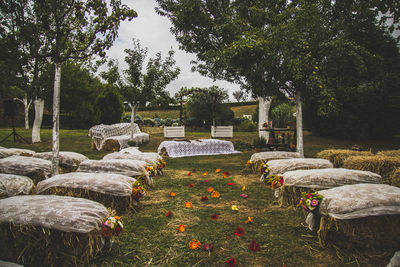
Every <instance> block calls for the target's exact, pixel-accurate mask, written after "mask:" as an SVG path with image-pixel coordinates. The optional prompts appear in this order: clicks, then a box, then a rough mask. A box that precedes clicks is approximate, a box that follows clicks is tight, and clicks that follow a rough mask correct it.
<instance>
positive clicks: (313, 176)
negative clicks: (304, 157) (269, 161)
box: [283, 168, 382, 189]
mask: <svg viewBox="0 0 400 267" xmlns="http://www.w3.org/2000/svg"><path fill="white" fill-rule="evenodd" d="M283 179H284V185H285V186H296V187H306V188H319V189H326V188H332V187H337V186H341V185H347V184H359V183H373V184H380V183H381V182H382V177H381V176H380V175H379V174H376V173H373V172H369V171H359V170H349V169H343V168H328V169H312V170H296V171H288V172H285V173H284V174H283Z"/></svg>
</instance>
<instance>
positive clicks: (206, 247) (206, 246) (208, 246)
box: [203, 243, 214, 251]
mask: <svg viewBox="0 0 400 267" xmlns="http://www.w3.org/2000/svg"><path fill="white" fill-rule="evenodd" d="M203 250H206V251H207V250H208V251H213V250H214V244H213V243H210V244H208V243H207V244H204V245H203Z"/></svg>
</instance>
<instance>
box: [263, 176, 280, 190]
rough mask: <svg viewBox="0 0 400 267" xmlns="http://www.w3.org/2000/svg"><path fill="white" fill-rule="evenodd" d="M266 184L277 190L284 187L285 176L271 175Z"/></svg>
mask: <svg viewBox="0 0 400 267" xmlns="http://www.w3.org/2000/svg"><path fill="white" fill-rule="evenodd" d="M266 183H267V184H270V185H271V187H272V188H273V189H277V188H279V187H281V186H282V185H283V176H280V175H276V174H273V175H270V176H268V179H267V181H266Z"/></svg>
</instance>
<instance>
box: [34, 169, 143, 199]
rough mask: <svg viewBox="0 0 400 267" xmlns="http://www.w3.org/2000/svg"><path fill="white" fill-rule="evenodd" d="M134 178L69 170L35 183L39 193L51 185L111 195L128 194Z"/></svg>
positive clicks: (130, 191) (130, 192)
mask: <svg viewBox="0 0 400 267" xmlns="http://www.w3.org/2000/svg"><path fill="white" fill-rule="evenodd" d="M134 182H136V179H135V178H132V177H129V176H125V175H121V174H112V173H86V172H71V173H65V174H59V175H55V176H53V177H51V178H49V179H46V180H43V181H41V182H39V183H38V184H37V192H38V194H40V193H41V192H43V191H45V190H46V189H49V188H52V187H65V188H80V189H85V190H90V191H93V192H98V193H102V194H105V195H112V196H130V195H131V194H132V184H133V183H134Z"/></svg>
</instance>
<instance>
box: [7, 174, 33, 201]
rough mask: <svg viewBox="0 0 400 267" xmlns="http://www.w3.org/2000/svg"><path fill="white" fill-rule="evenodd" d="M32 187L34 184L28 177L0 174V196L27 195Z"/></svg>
mask: <svg viewBox="0 0 400 267" xmlns="http://www.w3.org/2000/svg"><path fill="white" fill-rule="evenodd" d="M33 187H34V183H33V181H32V179H31V178H29V177H26V176H21V175H14V174H4V173H0V195H7V196H9V197H11V196H15V195H20V194H24V195H29V194H30V193H31V192H32V188H33Z"/></svg>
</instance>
